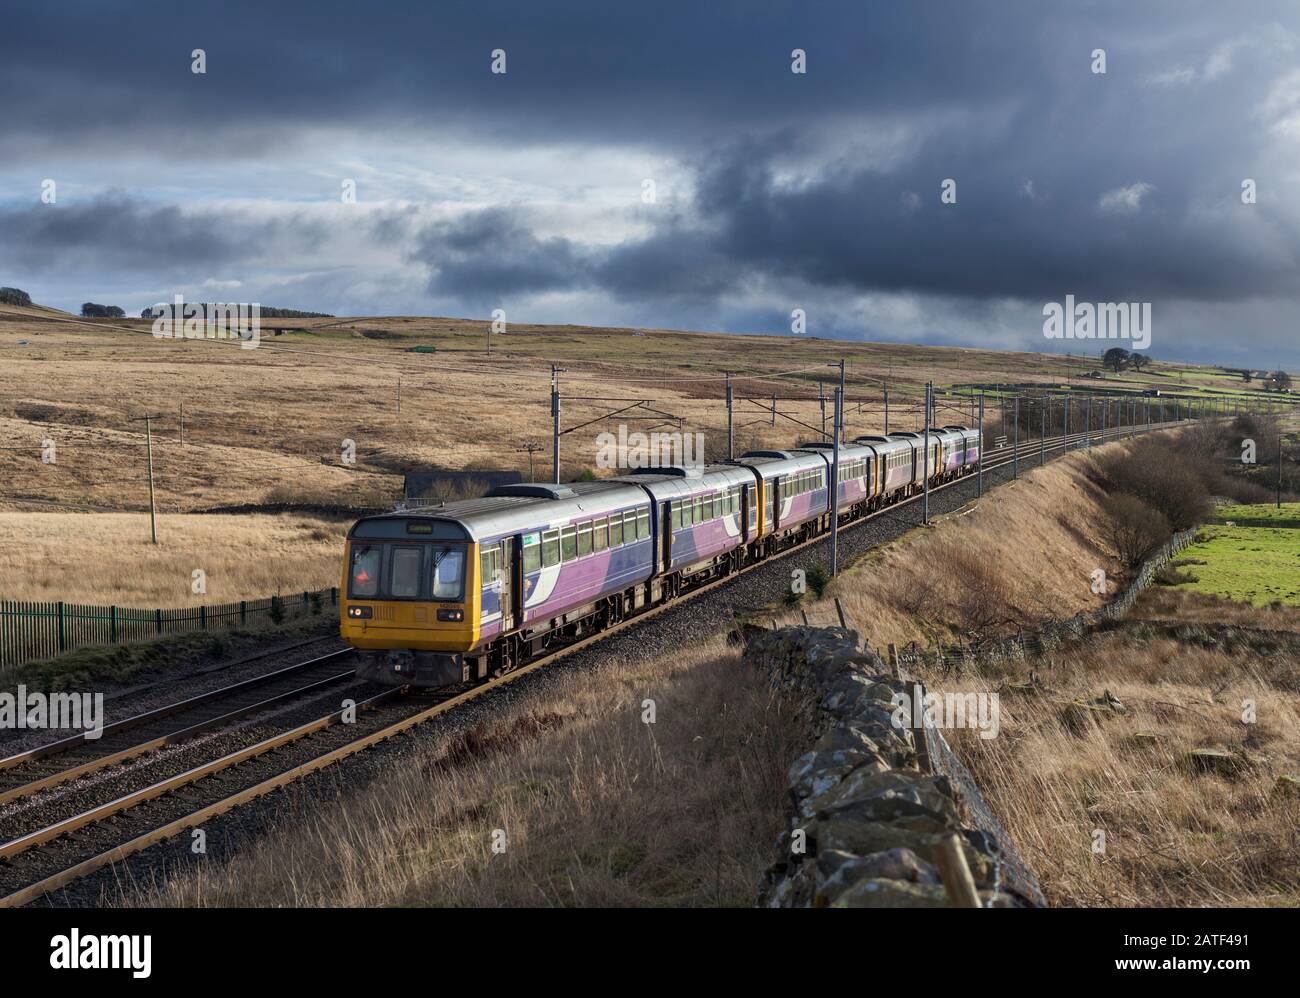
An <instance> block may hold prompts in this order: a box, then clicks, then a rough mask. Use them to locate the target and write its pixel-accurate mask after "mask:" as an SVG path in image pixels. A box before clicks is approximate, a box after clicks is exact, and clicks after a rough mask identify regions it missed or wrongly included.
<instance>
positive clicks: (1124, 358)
mask: <svg viewBox="0 0 1300 998" xmlns="http://www.w3.org/2000/svg"><path fill="white" fill-rule="evenodd" d="M1131 356H1132V354H1130V353H1129V352H1128V351H1127V350H1125V349H1124V348H1123V347H1111V348H1110V349H1109V350H1107V351H1106V352H1105V353H1104V354H1102V357H1101V366H1102V367H1109V368H1110V369H1111V370H1112V371H1114V372H1115V373H1116V374H1119V372H1120V371H1122V370H1124V366H1125V365H1126V364H1127V363H1128V361H1129V357H1131Z"/></svg>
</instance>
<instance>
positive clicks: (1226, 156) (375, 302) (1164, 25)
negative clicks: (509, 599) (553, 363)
mask: <svg viewBox="0 0 1300 998" xmlns="http://www.w3.org/2000/svg"><path fill="white" fill-rule="evenodd" d="M1298 31H1300V16H1297V13H1296V11H1295V9H1294V5H1293V4H1292V3H1289V2H1286V3H1284V2H1281V0H1267V2H1261V3H1257V4H1253V5H1251V7H1250V8H1249V10H1248V11H1245V12H1239V11H1232V10H1229V9H1228V8H1224V7H1223V6H1222V5H1220V4H1216V3H1209V2H1191V3H1186V2H1173V0H1166V2H1153V3H1147V4H1131V3H1127V2H1104V3H1089V4H1086V5H1047V4H1042V3H1039V2H1033V0H986V2H956V0H954V2H949V3H937V2H935V3H903V2H898V3H885V2H880V3H861V2H859V0H831V2H822V3H817V4H807V3H794V2H789V3H786V2H782V3H767V4H758V3H740V2H728V3H713V4H698V3H695V4H672V3H657V4H653V5H641V4H608V3H596V2H595V0H560V2H555V3H548V4H544V5H542V4H535V5H534V4H525V3H520V2H519V0H476V2H451V3H434V4H409V5H408V4H383V3H372V4H368V5H363V6H358V5H356V4H352V3H339V2H301V3H276V4H266V3H256V4H254V3H250V2H231V3H224V4H220V5H217V4H212V5H197V4H183V5H182V4H174V3H153V2H140V3H132V4H129V5H121V6H120V7H116V6H114V7H110V6H108V5H105V4H102V3H90V2H81V3H77V2H72V3H63V4H60V5H58V7H57V8H53V7H50V6H48V5H35V4H20V5H18V6H17V7H16V8H15V7H12V6H11V7H10V9H8V10H7V11H6V15H5V29H4V31H3V33H0V98H2V99H3V100H4V104H5V108H6V118H5V132H4V141H3V144H0V170H3V169H5V168H6V166H7V167H9V168H10V175H11V176H12V175H16V174H15V171H20V172H21V174H22V175H23V176H24V177H26V176H27V175H28V174H32V175H34V176H35V177H40V176H48V175H51V174H50V173H48V172H45V164H46V163H47V162H48V161H49V160H50V159H51V158H55V159H60V158H62V159H72V160H76V159H77V158H78V157H80V158H81V159H82V160H83V161H85V162H90V161H94V160H96V159H98V158H100V157H104V158H111V157H113V156H115V155H116V156H125V155H128V154H133V155H138V154H139V153H140V152H141V151H142V150H143V151H145V152H146V153H147V154H149V155H152V156H157V157H158V158H160V159H164V160H166V159H175V160H192V159H194V158H201V159H205V160H211V161H214V162H217V163H224V164H229V163H238V162H241V161H242V160H244V159H245V158H249V157H262V158H266V159H274V158H275V157H276V155H277V152H278V151H279V150H280V149H282V148H285V147H286V146H289V145H291V144H292V143H294V142H295V141H296V140H297V139H299V138H300V137H301V136H302V135H304V134H307V133H309V132H310V131H311V130H313V129H318V128H329V129H334V130H338V131H339V132H340V133H341V134H344V135H348V134H355V135H357V136H373V135H375V134H381V135H382V136H383V137H384V138H385V140H387V141H392V142H395V143H398V144H400V142H401V140H402V139H403V137H410V138H411V139H412V140H413V141H414V140H418V141H419V142H421V143H426V144H427V143H430V142H434V143H436V142H446V143H447V144H448V146H453V145H454V146H456V147H457V148H460V147H461V146H462V145H463V146H464V147H465V148H472V149H474V150H476V151H478V152H481V153H483V154H484V155H485V156H486V155H488V154H490V155H491V156H492V157H493V158H494V160H495V162H494V163H493V164H492V165H491V166H489V167H485V172H487V173H490V174H492V175H493V176H494V177H499V176H505V177H509V176H510V173H511V168H510V157H511V155H512V153H513V152H515V151H516V150H518V149H519V148H520V147H521V146H522V145H524V144H528V143H538V144H544V145H547V146H549V147H552V148H558V149H567V150H574V153H573V154H574V156H575V161H574V168H575V174H581V179H580V181H579V182H577V186H578V187H579V188H581V187H582V186H583V185H584V184H586V185H591V186H599V184H600V178H598V177H596V178H593V177H592V176H591V175H590V173H589V172H588V173H587V174H583V173H582V171H583V169H584V165H585V164H584V163H583V162H582V152H581V151H582V150H583V149H593V150H603V149H605V148H616V149H620V150H626V149H635V150H639V151H640V150H643V151H645V152H646V153H647V156H648V158H651V159H655V158H658V159H661V160H665V161H669V162H672V163H674V164H677V166H678V167H679V168H684V169H686V170H687V171H688V173H689V175H690V177H691V178H692V185H691V186H692V196H691V197H690V198H689V199H686V200H684V201H682V202H680V203H678V202H675V201H669V200H666V201H665V203H664V204H663V205H662V206H659V207H654V208H646V209H643V210H640V211H639V213H638V214H637V215H636V217H635V221H636V222H637V228H636V231H637V232H638V234H637V235H635V236H632V237H628V238H627V239H625V240H624V241H622V242H616V243H613V244H611V243H610V241H609V240H608V239H601V238H598V237H597V236H592V235H590V234H585V235H578V234H576V233H578V232H586V233H590V228H589V227H588V228H586V229H584V227H583V225H582V224H580V223H581V222H582V221H583V220H582V219H581V218H580V217H579V216H580V209H582V208H583V207H584V206H583V205H580V204H575V205H574V206H573V207H574V219H575V224H574V225H573V227H572V231H570V232H567V233H566V232H565V231H564V229H565V226H564V224H563V220H562V219H560V220H558V221H557V218H556V213H555V211H554V210H552V211H551V213H550V214H549V215H543V213H541V212H539V211H538V210H537V209H536V208H535V207H534V206H530V205H528V204H523V203H515V202H514V201H511V202H510V203H509V204H505V205H502V204H496V205H493V206H491V207H488V208H486V209H482V208H474V209H471V210H468V211H448V212H446V218H447V219H449V220H443V221H439V222H436V223H432V224H430V223H427V222H426V223H424V224H423V226H422V227H421V226H420V225H418V224H417V223H415V222H414V221H412V220H411V219H409V218H406V217H402V216H400V215H398V214H392V215H389V216H378V217H375V218H372V219H370V220H369V221H368V222H367V223H366V224H365V225H362V226H358V227H357V228H356V231H355V238H356V239H357V241H358V244H359V245H360V244H362V243H364V242H365V241H366V240H369V241H371V242H372V243H377V244H382V245H385V246H391V247H397V248H398V252H399V254H400V255H404V256H405V258H406V259H408V260H411V261H417V262H419V263H420V264H421V265H423V266H424V267H426V268H427V281H426V288H425V290H426V291H427V294H428V296H429V300H430V301H436V302H438V303H439V305H443V306H447V307H455V306H456V305H457V304H463V305H464V306H465V307H472V308H473V309H475V310H478V309H481V308H482V307H484V306H487V305H495V304H497V303H498V302H500V301H502V300H505V299H511V300H523V301H527V300H529V299H530V298H532V299H537V298H539V297H542V296H547V295H555V294H565V293H568V294H572V295H575V296H582V297H583V300H585V301H596V300H603V301H606V302H610V303H613V304H615V305H616V306H617V307H618V309H620V310H621V311H620V314H626V312H627V306H635V307H636V308H637V311H636V313H635V314H637V315H638V316H640V317H642V319H643V321H644V322H645V324H660V319H661V317H662V316H663V315H672V316H673V317H674V318H675V319H676V321H678V322H679V323H680V324H682V325H700V324H702V323H701V322H700V321H692V319H691V316H692V315H696V316H700V317H707V318H708V319H709V320H710V321H712V322H715V323H717V324H721V325H723V326H726V327H731V328H734V327H736V326H737V325H738V324H743V323H748V322H754V321H758V318H759V317H761V316H762V314H763V313H762V311H761V310H757V309H755V308H754V306H753V305H752V304H751V303H750V302H749V301H747V300H746V298H752V299H759V298H764V297H765V298H767V299H769V300H771V299H773V298H774V297H783V296H786V295H793V296H798V297H799V300H800V302H804V301H807V300H810V299H816V297H817V296H818V295H824V296H825V299H826V300H827V301H831V300H834V301H837V302H840V303H843V302H844V301H848V300H851V299H852V298H853V297H854V296H859V295H867V294H871V293H875V292H898V293H902V294H910V295H914V296H917V297H918V298H919V299H921V300H923V301H928V302H934V303H939V305H941V306H943V307H942V308H940V309H939V311H940V312H943V313H944V314H945V316H946V315H952V314H956V313H954V312H951V311H945V309H947V308H948V306H949V305H951V303H953V302H967V303H969V306H970V308H969V311H970V312H971V313H972V314H974V313H980V312H984V311H987V309H988V307H989V306H990V305H991V304H995V303H997V302H999V301H1002V300H1011V301H1014V302H1017V303H1019V304H1020V305H1021V306H1023V307H1024V308H1025V309H1027V314H1029V315H1030V316H1031V317H1032V314H1033V312H1034V310H1035V309H1036V308H1037V307H1038V306H1039V305H1041V303H1042V302H1044V301H1051V300H1059V299H1061V298H1062V297H1063V296H1064V295H1065V294H1067V293H1073V294H1075V295H1078V296H1080V297H1081V298H1089V299H1100V300H1141V301H1155V302H1156V303H1157V307H1158V309H1159V308H1160V307H1161V306H1163V305H1165V304H1168V303H1173V304H1175V305H1177V306H1178V307H1179V308H1180V309H1182V314H1193V313H1194V311H1195V309H1194V308H1189V305H1194V304H1195V303H1209V304H1213V305H1215V306H1219V305H1224V304H1229V303H1250V304H1251V305H1252V312H1251V313H1250V314H1252V315H1253V316H1255V317H1256V320H1257V321H1259V322H1260V323H1261V324H1262V325H1261V327H1260V330H1259V331H1258V332H1256V333H1253V334H1251V335H1259V336H1263V337H1265V338H1267V337H1268V336H1273V337H1274V338H1275V339H1276V338H1278V337H1280V336H1281V333H1282V330H1283V329H1287V328H1289V324H1288V322H1287V321H1286V320H1284V319H1283V318H1282V316H1283V315H1284V314H1285V312H1286V311H1287V310H1288V309H1290V308H1291V307H1292V305H1293V302H1294V298H1295V295H1296V288H1297V287H1300V285H1298V284H1297V282H1296V279H1295V278H1296V273H1297V264H1298V263H1300V235H1298V233H1300V208H1297V207H1294V206H1296V205H1300V189H1297V187H1296V182H1295V180H1294V177H1293V169H1292V166H1291V164H1292V162H1293V160H1294V152H1295V145H1294V143H1295V141H1296V140H1295V137H1294V136H1295V134H1296V133H1297V131H1300V125H1297V122H1300V107H1288V105H1287V100H1291V101H1292V103H1293V104H1296V105H1300V97H1298V96H1296V95H1295V94H1292V96H1291V97H1290V98H1286V94H1287V93H1290V92H1291V91H1288V90H1287V88H1285V87H1283V88H1282V90H1283V97H1284V98H1286V99H1283V100H1282V101H1281V103H1280V104H1279V105H1278V106H1271V105H1270V101H1271V98H1270V95H1271V94H1273V93H1274V92H1275V90H1276V89H1277V84H1278V81H1279V80H1280V79H1283V78H1284V77H1285V74H1286V73H1287V72H1289V71H1294V66H1295V58H1294V57H1295V53H1296V50H1297V46H1296V34H1295V33H1296V32H1298ZM1095 47H1102V48H1105V49H1106V51H1107V61H1108V67H1107V73H1106V74H1105V75H1095V74H1092V73H1090V72H1089V71H1088V63H1089V60H1090V54H1091V51H1092V49H1093V48H1095ZM194 48H203V49H205V50H206V53H207V60H208V72H207V74H206V75H204V76H195V75H193V74H191V73H190V71H189V63H190V52H191V50H192V49H194ZM495 48H504V49H505V50H506V52H507V59H508V66H509V72H508V73H507V74H506V75H505V76H496V75H493V74H492V73H490V72H489V53H490V52H491V50H493V49H495ZM794 48H802V49H806V50H807V53H808V73H807V74H806V75H802V76H800V75H795V74H792V73H791V72H790V71H789V61H790V52H791V49H794ZM1292 89H1294V90H1295V91H1296V93H1300V85H1298V86H1297V87H1295V88H1292ZM1291 114H1296V115H1298V116H1297V117H1296V118H1295V119H1294V120H1292V121H1291V122H1290V124H1289V126H1288V125H1287V122H1286V119H1287V117H1288V115H1291ZM358 158H364V157H360V156H359V157H358ZM435 165H436V164H435ZM38 171H39V172H38ZM1245 177H1251V178H1253V179H1254V180H1256V181H1257V182H1258V184H1259V189H1260V201H1259V203H1258V204H1256V205H1250V206H1247V205H1243V204H1242V203H1241V201H1240V197H1239V193H1240V184H1241V181H1242V179H1243V178H1245ZM945 178H952V179H954V180H955V181H956V183H957V193H958V198H957V203H956V204H955V205H944V204H941V203H940V200H939V190H940V183H941V182H942V181H943V180H944V179H945ZM466 179H469V180H474V179H476V178H473V177H470V178H466ZM24 182H26V181H24ZM623 182H625V181H623V180H621V179H620V183H623ZM148 183H149V179H148V178H147V177H142V178H141V186H142V188H146V189H147V186H148ZM0 193H2V192H0ZM231 196H233V197H239V196H240V194H239V193H238V192H232V193H231ZM489 200H490V198H489ZM476 203H481V202H476ZM185 207H186V205H185V202H184V200H183V199H182V201H181V204H180V207H179V208H178V207H176V206H159V205H154V204H151V203H144V202H128V201H124V200H123V199H120V198H119V199H114V198H104V199H100V200H97V201H91V202H88V203H84V204H81V205H75V204H73V203H67V204H61V205H60V207H59V212H58V216H57V217H55V216H54V215H52V214H47V213H40V212H38V211H33V210H28V209H24V210H21V211H18V210H11V211H8V212H6V213H3V214H0V260H5V261H8V262H9V266H11V267H12V266H15V265H21V266H22V267H25V268H27V269H28V270H32V269H38V268H40V267H43V266H44V267H54V266H61V265H66V264H67V263H68V262H69V261H79V262H80V263H81V264H82V265H84V266H86V267H92V266H94V265H95V264H94V260H96V259H99V260H100V261H102V262H101V263H100V264H99V266H101V267H102V268H103V269H104V270H105V271H112V270H113V269H114V268H121V267H123V266H125V265H129V266H132V267H136V268H138V269H144V268H147V267H150V266H156V267H158V268H160V269H164V270H166V269H168V268H184V267H189V266H192V267H194V268H202V267H203V266H204V265H207V264H230V265H236V264H239V263H241V262H242V263H244V264H247V265H250V267H249V269H252V265H253V264H255V263H256V262H257V261H258V260H260V259H262V254H264V253H265V252H266V247H267V246H274V247H276V249H277V250H278V256H279V258H281V259H283V260H285V261H294V259H295V254H300V255H301V256H302V258H304V259H305V258H308V257H310V256H311V254H312V252H313V250H314V248H315V246H316V245H317V244H318V243H319V242H320V240H321V239H323V238H337V236H338V226H337V225H327V226H326V229H321V228H320V226H321V225H324V224H326V223H323V222H321V221H320V220H319V218H316V217H314V216H311V215H310V214H303V215H301V216H292V215H291V216H289V217H288V218H287V219H286V218H284V217H280V218H278V219H276V218H271V219H266V220H260V219H256V218H253V217H250V216H249V215H248V214H246V213H245V214H239V215H236V216H232V217H231V219H229V224H228V225H224V226H220V227H219V228H217V229H214V230H207V231H205V230H204V229H203V226H204V224H205V216H204V213H196V212H192V211H187V210H184V211H183V210H180V209H182V208H185ZM443 207H448V208H455V207H456V206H455V205H444V206H443ZM552 209H553V206H552ZM207 214H208V215H210V214H211V212H208V213H207ZM629 217H631V216H630V215H629ZM556 233H562V234H556ZM15 261H18V264H15ZM356 277H357V288H358V289H361V288H364V290H357V291H355V293H354V292H352V291H351V289H349V288H347V287H341V288H339V289H338V294H339V295H340V296H341V297H342V298H344V299H346V300H348V301H350V302H355V301H360V300H367V299H368V300H371V301H372V304H371V305H370V307H369V308H368V309H365V311H372V312H383V311H385V310H386V307H385V305H386V301H385V296H384V295H383V294H382V287H383V283H382V275H376V274H368V275H367V274H363V273H362V272H361V268H357V274H356ZM330 280H331V282H336V283H337V282H342V281H345V280H346V277H345V276H343V275H332V276H331V278H330ZM1260 303H1264V306H1263V307H1262V308H1260V307H1258V306H1259V305H1260ZM1270 310H1271V311H1270ZM773 314H774V319H773V320H772V322H771V324H770V325H768V328H769V329H777V328H781V327H783V326H784V322H785V319H784V315H785V314H788V310H786V312H785V313H782V312H781V311H780V310H777V311H775V312H774V313H773ZM1165 314H1168V313H1165ZM1243 314H1245V313H1244V312H1243ZM1270 316H1272V318H1270ZM569 318H570V319H571V320H572V321H578V322H581V321H591V320H592V319H593V317H592V316H589V315H586V314H574V315H572V316H570V317H569ZM1270 324H1271V325H1270ZM851 326H852V323H851V322H848V321H846V322H845V323H844V328H845V329H849V328H851ZM929 335H930V336H931V337H932V338H933V339H935V340H960V339H961V338H962V336H963V335H964V334H963V332H962V330H961V329H960V328H951V329H938V328H936V329H934V330H932V331H929ZM1188 335H1189V336H1190V335H1191V334H1188ZM1184 345H1185V346H1186V347H1187V352H1188V353H1194V352H1195V351H1196V350H1197V349H1200V347H1199V346H1198V344H1197V343H1196V342H1194V341H1193V340H1192V339H1188V340H1186V341H1185V344H1184Z"/></svg>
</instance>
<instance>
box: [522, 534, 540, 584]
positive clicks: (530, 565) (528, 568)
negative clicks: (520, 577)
mask: <svg viewBox="0 0 1300 998" xmlns="http://www.w3.org/2000/svg"><path fill="white" fill-rule="evenodd" d="M541 567H542V545H541V543H540V542H539V541H538V539H537V535H536V534H526V535H525V536H524V574H525V575H527V574H529V573H530V572H536V571H538V570H539V569H540V568H541Z"/></svg>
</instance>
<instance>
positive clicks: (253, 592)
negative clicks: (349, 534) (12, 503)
mask: <svg viewBox="0 0 1300 998" xmlns="http://www.w3.org/2000/svg"><path fill="white" fill-rule="evenodd" d="M347 526H348V525H347V523H345V522H342V521H338V520H326V519H321V518H318V517H312V516H305V515H300V514H288V513H284V514H251V515H239V516H224V515H217V514H212V515H207V516H200V515H168V516H161V517H159V521H158V538H159V543H158V544H157V545H154V544H151V543H150V541H149V515H148V514H147V513H11V512H9V513H7V512H0V580H3V582H2V583H0V598H3V599H7V600H64V601H65V602H68V603H90V604H100V605H110V604H116V605H117V606H123V607H136V608H144V609H149V608H152V607H158V606H162V607H183V606H189V605H194V606H197V605H200V604H204V603H228V602H233V601H235V600H240V599H255V598H260V597H263V596H272V595H275V594H278V593H292V592H302V591H303V590H304V589H319V588H322V587H324V586H333V585H338V579H339V572H340V568H339V565H340V562H339V559H340V557H341V552H342V550H343V536H344V534H345V532H346V530H347ZM195 569H201V570H202V571H203V572H204V573H206V576H207V579H206V585H207V592H206V593H203V594H196V593H194V592H193V591H192V589H191V582H192V579H193V572H194V570H195Z"/></svg>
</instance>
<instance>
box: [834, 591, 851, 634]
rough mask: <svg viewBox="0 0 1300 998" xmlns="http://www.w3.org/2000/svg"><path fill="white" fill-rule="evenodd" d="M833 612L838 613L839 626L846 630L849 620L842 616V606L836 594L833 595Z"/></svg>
mask: <svg viewBox="0 0 1300 998" xmlns="http://www.w3.org/2000/svg"><path fill="white" fill-rule="evenodd" d="M835 612H836V613H838V614H839V615H840V626H841V627H843V628H844V629H845V630H848V627H849V622H848V620H847V619H846V618H845V616H844V606H843V604H842V603H840V598H839V597H838V596H836V597H835Z"/></svg>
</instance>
